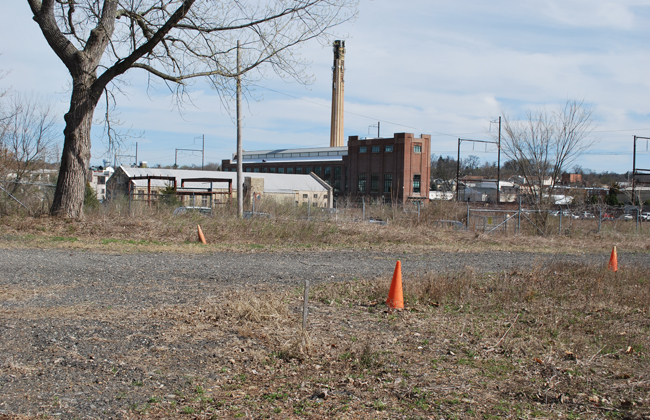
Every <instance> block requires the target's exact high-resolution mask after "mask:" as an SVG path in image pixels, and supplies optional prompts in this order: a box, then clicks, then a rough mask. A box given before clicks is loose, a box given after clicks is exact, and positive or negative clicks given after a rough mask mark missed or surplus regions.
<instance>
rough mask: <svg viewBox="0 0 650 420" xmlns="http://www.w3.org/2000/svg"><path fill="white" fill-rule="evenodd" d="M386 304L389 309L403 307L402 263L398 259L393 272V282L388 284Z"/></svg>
mask: <svg viewBox="0 0 650 420" xmlns="http://www.w3.org/2000/svg"><path fill="white" fill-rule="evenodd" d="M386 305H388V307H389V308H390V309H404V295H403V293H402V263H401V262H400V261H397V264H395V273H393V282H392V283H391V284H390V290H389V291H388V299H386Z"/></svg>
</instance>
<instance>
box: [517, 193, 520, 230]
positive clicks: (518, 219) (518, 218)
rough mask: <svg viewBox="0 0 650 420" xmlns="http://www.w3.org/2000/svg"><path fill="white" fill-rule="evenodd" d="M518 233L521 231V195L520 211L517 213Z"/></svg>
mask: <svg viewBox="0 0 650 420" xmlns="http://www.w3.org/2000/svg"><path fill="white" fill-rule="evenodd" d="M517 233H521V196H519V212H518V213H517Z"/></svg>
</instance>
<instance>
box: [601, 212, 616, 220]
mask: <svg viewBox="0 0 650 420" xmlns="http://www.w3.org/2000/svg"><path fill="white" fill-rule="evenodd" d="M603 220H614V215H613V214H611V213H603Z"/></svg>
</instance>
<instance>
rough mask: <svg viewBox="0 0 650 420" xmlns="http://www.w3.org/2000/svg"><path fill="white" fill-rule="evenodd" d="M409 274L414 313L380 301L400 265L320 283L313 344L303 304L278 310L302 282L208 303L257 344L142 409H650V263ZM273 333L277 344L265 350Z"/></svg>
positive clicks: (434, 412)
mask: <svg viewBox="0 0 650 420" xmlns="http://www.w3.org/2000/svg"><path fill="white" fill-rule="evenodd" d="M404 284H405V296H406V300H407V310H406V311H404V312H401V313H389V312H387V311H385V306H384V305H383V304H382V303H381V301H382V300H383V299H384V298H385V295H386V291H387V289H388V279H383V280H380V281H374V280H373V281H356V282H347V283H328V284H323V285H320V286H318V287H316V288H314V290H313V291H312V297H311V299H313V300H315V302H314V304H313V305H312V308H311V310H312V315H311V318H310V330H309V333H310V336H311V342H310V345H309V347H308V348H306V347H300V345H299V343H300V342H301V340H300V339H299V338H298V333H299V330H298V329H297V328H296V327H295V326H297V325H298V323H299V321H298V320H297V317H296V316H292V315H291V312H290V311H289V312H288V313H287V312H285V317H284V318H282V317H278V314H279V313H282V312H283V309H282V308H283V307H284V308H285V309H286V308H291V307H294V308H297V307H299V300H298V301H296V300H297V299H299V298H298V296H299V295H300V291H299V290H296V291H294V293H292V294H288V293H286V292H273V293H265V294H263V295H261V296H250V297H248V298H247V297H246V295H238V296H236V297H235V298H234V303H233V304H232V305H231V304H227V305H226V310H222V308H221V307H218V306H209V305H208V306H207V309H205V310H204V311H205V312H204V313H203V315H201V314H198V313H197V314H196V315H195V316H193V317H190V319H192V320H193V321H192V322H194V323H197V322H209V323H212V325H213V328H222V327H223V325H226V324H224V323H228V322H231V323H232V324H228V325H234V326H235V327H234V330H235V331H236V334H237V337H238V339H237V343H238V344H237V346H244V347H243V348H246V351H245V352H243V353H240V354H239V355H237V354H234V355H233V354H232V353H230V352H229V351H228V349H227V348H223V349H222V350H223V351H224V357H225V358H227V359H229V360H230V362H229V363H227V367H228V371H227V373H226V374H224V375H223V376H222V378H221V379H220V380H217V381H211V380H207V379H203V380H202V381H203V382H201V383H202V386H203V387H204V389H206V390H207V389H209V390H210V391H209V392H207V393H206V394H205V398H204V399H203V400H201V399H197V398H185V399H183V400H180V401H175V402H173V403H167V402H161V403H159V404H155V405H150V406H148V407H147V408H146V410H143V411H141V412H137V413H133V416H134V417H136V418H175V417H176V416H178V415H181V414H183V413H189V412H191V413H192V414H193V415H194V416H195V417H196V418H233V417H234V418H237V417H242V418H350V419H352V418H354V419H366V418H367V419H370V418H405V419H406V418H409V419H410V418H412V419H418V418H422V419H428V418H442V417H444V418H485V419H491V418H495V419H496V418H533V417H539V418H594V419H595V418H603V417H609V418H628V419H634V418H638V419H641V418H647V417H644V416H648V415H650V411H649V408H648V407H650V397H649V391H650V370H649V369H648V354H650V353H649V352H650V337H649V336H648V332H649V331H650V314H649V312H648V309H650V308H649V305H650V304H649V302H650V272H648V270H647V269H646V270H640V269H639V270H636V269H630V270H629V271H628V269H627V268H626V269H625V270H624V271H622V272H619V273H618V275H616V276H614V275H613V274H611V273H604V272H603V271H602V270H599V269H593V268H590V267H585V266H567V265H556V266H554V267H551V268H547V269H542V268H533V269H532V270H529V271H523V270H522V271H521V272H519V271H518V272H510V273H503V274H499V275H480V276H479V275H477V274H476V273H473V272H471V271H465V272H462V273H454V274H447V275H423V276H419V277H416V278H412V279H405V282H404ZM263 302H264V303H263ZM378 302H379V303H378ZM214 314H218V315H217V316H215V315H214ZM215 323H216V324H215ZM292 325H293V327H292ZM288 332H293V334H295V336H294V340H293V342H290V341H289V340H288V338H289V337H287V333H288ZM260 346H262V347H263V349H264V350H263V351H256V350H255V349H258V350H259V347H260ZM249 348H250V349H251V350H249ZM243 354H248V356H243V357H242V355H243ZM215 368H217V367H215ZM251 372H252V373H251ZM204 373H206V374H207V372H204Z"/></svg>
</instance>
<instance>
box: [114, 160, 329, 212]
mask: <svg viewBox="0 0 650 420" xmlns="http://www.w3.org/2000/svg"><path fill="white" fill-rule="evenodd" d="M174 189H175V191H174V192H173V194H175V195H176V196H177V198H178V199H179V200H180V201H181V202H182V204H183V205H185V206H200V207H212V206H216V205H219V204H223V203H226V202H229V201H230V200H232V199H233V198H235V197H237V194H238V191H237V173H236V172H224V171H196V170H181V169H161V168H130V167H125V166H120V167H119V168H118V169H116V170H115V173H114V174H113V176H111V177H110V179H109V180H108V181H107V183H106V198H107V199H109V200H110V199H115V198H118V197H124V196H127V197H130V198H131V199H132V200H141V201H153V200H156V199H158V198H159V196H160V195H161V194H162V193H163V192H165V193H169V192H170V190H171V191H173V190H174ZM243 193H244V194H245V197H246V199H247V200H253V199H254V200H262V199H264V198H271V199H274V200H278V201H285V202H290V203H294V204H297V205H311V206H314V207H328V208H330V207H332V203H333V196H332V187H330V186H329V185H328V184H327V183H326V182H324V181H323V180H321V179H320V178H319V177H318V176H316V175H315V174H313V173H312V174H309V175H297V174H278V173H245V174H244V192H243Z"/></svg>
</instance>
